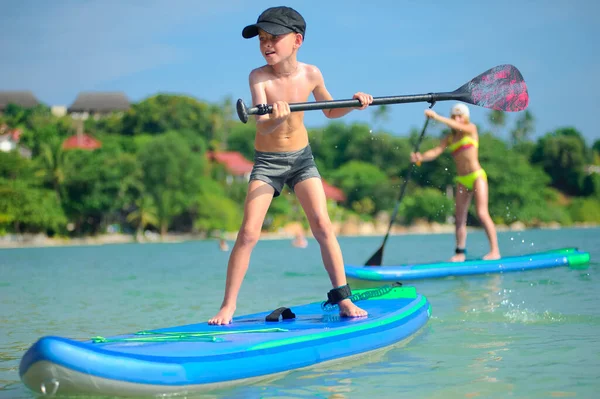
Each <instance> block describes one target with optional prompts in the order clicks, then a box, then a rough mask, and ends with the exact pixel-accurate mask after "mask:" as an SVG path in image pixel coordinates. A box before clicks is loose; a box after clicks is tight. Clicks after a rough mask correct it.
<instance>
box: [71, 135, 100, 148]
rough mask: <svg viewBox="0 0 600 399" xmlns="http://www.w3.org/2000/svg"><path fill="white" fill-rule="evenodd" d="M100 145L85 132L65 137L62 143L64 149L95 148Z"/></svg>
mask: <svg viewBox="0 0 600 399" xmlns="http://www.w3.org/2000/svg"><path fill="white" fill-rule="evenodd" d="M100 147H102V143H101V142H100V141H98V140H96V139H95V138H93V137H92V136H89V135H87V134H82V135H81V136H79V135H77V134H76V135H74V136H71V137H69V138H68V139H66V140H65V141H64V143H63V149H65V150H70V149H74V148H79V149H81V150H95V149H97V148H100Z"/></svg>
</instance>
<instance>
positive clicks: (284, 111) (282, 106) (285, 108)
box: [269, 101, 290, 120]
mask: <svg viewBox="0 0 600 399" xmlns="http://www.w3.org/2000/svg"><path fill="white" fill-rule="evenodd" d="M288 116H290V105H289V104H288V103H287V102H285V101H276V102H274V103H273V112H272V113H271V114H270V116H269V117H270V118H271V119H276V120H283V119H286V118H287V117H288Z"/></svg>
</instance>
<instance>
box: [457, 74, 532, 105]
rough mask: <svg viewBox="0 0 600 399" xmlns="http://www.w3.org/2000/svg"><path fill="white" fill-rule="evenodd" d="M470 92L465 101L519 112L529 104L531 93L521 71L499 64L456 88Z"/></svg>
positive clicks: (460, 91)
mask: <svg viewBox="0 0 600 399" xmlns="http://www.w3.org/2000/svg"><path fill="white" fill-rule="evenodd" d="M456 92H457V93H465V94H468V97H469V98H468V99H467V100H465V102H468V103H471V104H474V105H477V106H480V107H484V108H489V109H494V110H498V111H508V112H518V111H523V110H525V109H526V108H527V106H528V105H529V93H528V92H527V85H526V84H525V80H524V79H523V75H521V72H520V71H519V70H518V69H517V68H516V67H514V66H512V65H508V64H507V65H498V66H497V67H494V68H492V69H489V70H487V71H485V72H484V73H482V74H481V75H479V76H477V77H475V78H473V79H472V80H471V81H470V82H468V83H465V84H464V85H463V86H462V87H460V88H459V89H457V90H456Z"/></svg>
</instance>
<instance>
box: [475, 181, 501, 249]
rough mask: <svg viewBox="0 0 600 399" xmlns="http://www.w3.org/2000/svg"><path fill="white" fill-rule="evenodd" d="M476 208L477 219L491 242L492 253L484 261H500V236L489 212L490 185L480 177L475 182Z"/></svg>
mask: <svg viewBox="0 0 600 399" xmlns="http://www.w3.org/2000/svg"><path fill="white" fill-rule="evenodd" d="M474 191H475V208H476V209H477V217H478V218H479V221H480V222H481V224H482V225H483V228H484V229H485V233H486V234H487V237H488V240H489V242H490V252H489V253H488V254H487V255H485V256H484V257H483V259H500V249H499V248H498V236H497V234H496V227H495V226H494V221H493V220H492V217H491V216H490V212H489V210H488V183H487V180H486V179H484V178H482V177H480V178H478V179H477V180H476V181H475V190H474Z"/></svg>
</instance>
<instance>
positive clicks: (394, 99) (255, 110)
mask: <svg viewBox="0 0 600 399" xmlns="http://www.w3.org/2000/svg"><path fill="white" fill-rule="evenodd" d="M449 100H456V101H467V102H468V100H469V95H468V93H465V92H464V91H459V90H457V91H454V92H444V93H428V94H411V95H403V96H387V97H373V102H372V103H371V104H370V106H373V105H387V104H403V103H417V102H428V103H435V102H436V101H449ZM361 106H362V104H361V102H360V100H358V99H351V100H331V101H315V102H305V103H292V104H290V112H298V111H314V110H321V109H334V108H352V107H357V108H358V107H361ZM237 110H238V116H239V117H240V119H241V120H242V122H244V123H245V122H246V121H247V120H248V115H266V114H269V113H271V112H273V105H270V104H269V105H267V104H259V105H257V106H256V107H251V108H246V106H245V105H244V104H243V102H241V100H238V105H237Z"/></svg>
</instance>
